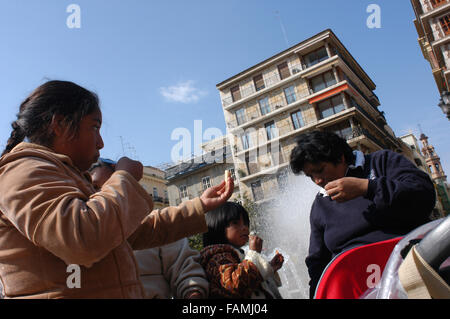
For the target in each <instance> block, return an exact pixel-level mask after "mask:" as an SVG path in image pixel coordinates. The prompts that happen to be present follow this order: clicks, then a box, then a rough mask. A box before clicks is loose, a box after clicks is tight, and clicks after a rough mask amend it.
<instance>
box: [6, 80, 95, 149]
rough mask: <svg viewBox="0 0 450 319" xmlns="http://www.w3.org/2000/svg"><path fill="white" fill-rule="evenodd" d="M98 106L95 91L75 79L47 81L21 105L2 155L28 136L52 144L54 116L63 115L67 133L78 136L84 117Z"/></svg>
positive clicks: (45, 144)
mask: <svg viewBox="0 0 450 319" xmlns="http://www.w3.org/2000/svg"><path fill="white" fill-rule="evenodd" d="M97 109H99V100H98V97H97V95H96V94H95V93H93V92H90V91H88V90H86V89H85V88H82V87H81V86H79V85H77V84H75V83H72V82H67V81H48V82H46V83H44V84H42V85H41V86H39V87H38V88H36V89H35V90H34V91H33V92H32V93H31V94H30V96H28V97H27V98H26V99H25V101H23V102H22V104H21V105H20V109H19V113H18V114H17V120H16V121H14V122H13V123H12V124H11V126H12V129H13V130H12V132H11V136H10V137H9V139H8V141H7V143H6V147H5V150H4V151H3V153H2V155H4V154H6V153H9V152H10V151H11V150H12V149H13V148H14V147H15V146H16V145H17V144H19V143H20V142H22V141H23V140H24V139H25V138H28V139H29V141H30V142H32V143H36V144H40V145H44V146H51V144H52V142H53V132H52V130H51V129H50V123H51V122H52V119H53V117H54V116H55V115H60V116H62V118H63V121H64V123H65V124H66V125H67V127H68V132H69V133H70V134H71V136H75V135H76V134H77V133H78V128H79V124H80V121H81V119H82V118H83V117H84V116H86V115H88V114H91V113H92V112H94V111H95V110H97Z"/></svg>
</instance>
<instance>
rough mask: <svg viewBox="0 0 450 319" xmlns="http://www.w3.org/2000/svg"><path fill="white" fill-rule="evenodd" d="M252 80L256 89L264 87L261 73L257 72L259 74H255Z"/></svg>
mask: <svg viewBox="0 0 450 319" xmlns="http://www.w3.org/2000/svg"><path fill="white" fill-rule="evenodd" d="M253 81H254V82H255V88H256V91H259V90H262V89H264V88H265V87H266V86H265V85H264V79H263V76H262V74H259V75H257V76H255V77H254V78H253Z"/></svg>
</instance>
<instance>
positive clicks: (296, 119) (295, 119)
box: [291, 110, 305, 130]
mask: <svg viewBox="0 0 450 319" xmlns="http://www.w3.org/2000/svg"><path fill="white" fill-rule="evenodd" d="M291 118H292V123H293V124H294V130H296V129H299V128H300V127H302V126H304V125H305V123H304V122H303V116H302V112H301V111H300V110H298V111H297V112H294V113H291Z"/></svg>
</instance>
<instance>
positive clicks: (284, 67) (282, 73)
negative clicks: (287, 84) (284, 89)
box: [278, 62, 291, 80]
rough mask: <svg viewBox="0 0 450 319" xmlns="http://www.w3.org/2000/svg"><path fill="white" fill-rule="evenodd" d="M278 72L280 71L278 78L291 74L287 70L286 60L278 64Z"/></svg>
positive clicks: (284, 77) (282, 78)
mask: <svg viewBox="0 0 450 319" xmlns="http://www.w3.org/2000/svg"><path fill="white" fill-rule="evenodd" d="M278 72H279V73H280V79H281V80H284V79H286V78H288V77H290V76H291V72H289V67H288V64H287V62H284V63H281V64H280V65H278Z"/></svg>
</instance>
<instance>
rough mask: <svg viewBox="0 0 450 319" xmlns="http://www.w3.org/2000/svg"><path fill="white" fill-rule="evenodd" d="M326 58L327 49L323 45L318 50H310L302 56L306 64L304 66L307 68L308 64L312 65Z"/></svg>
mask: <svg viewBox="0 0 450 319" xmlns="http://www.w3.org/2000/svg"><path fill="white" fill-rule="evenodd" d="M326 59H328V54H327V49H326V48H325V47H322V48H320V49H319V50H316V51H314V52H311V53H309V54H307V55H305V57H304V61H305V64H306V67H307V68H309V67H310V66H313V65H314V64H317V63H319V62H322V61H324V60H326Z"/></svg>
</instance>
